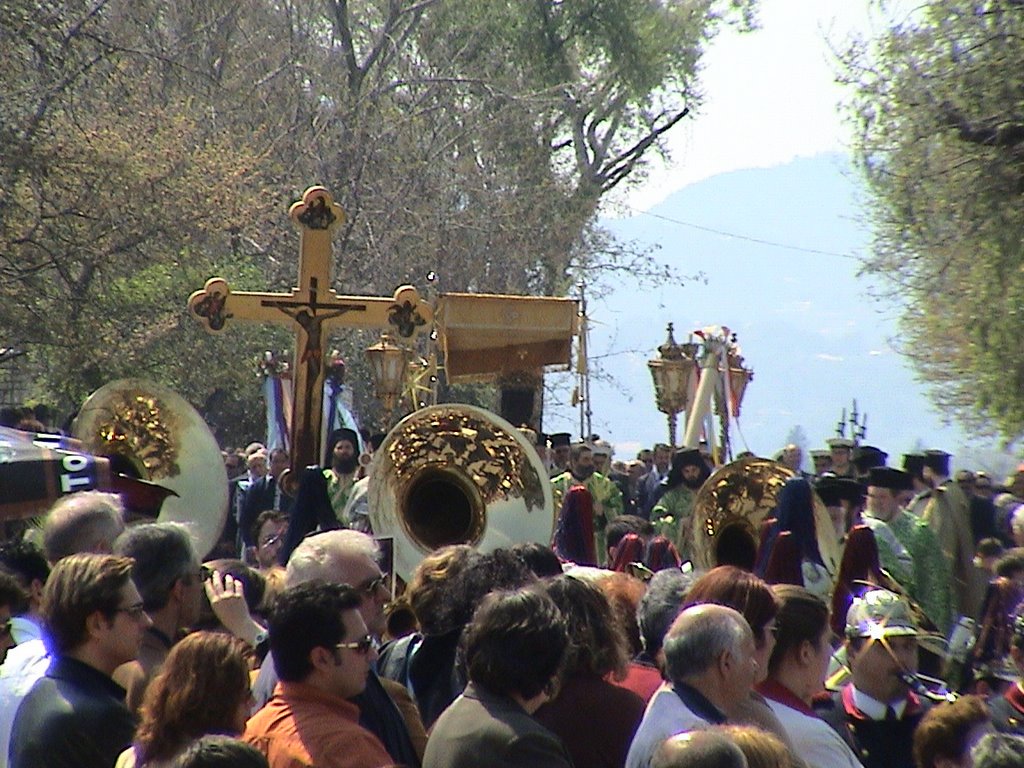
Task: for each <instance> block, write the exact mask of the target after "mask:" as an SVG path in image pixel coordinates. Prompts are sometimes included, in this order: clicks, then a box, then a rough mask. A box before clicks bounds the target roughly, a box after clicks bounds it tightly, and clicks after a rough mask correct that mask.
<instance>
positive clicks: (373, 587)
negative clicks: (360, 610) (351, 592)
mask: <svg viewBox="0 0 1024 768" xmlns="http://www.w3.org/2000/svg"><path fill="white" fill-rule="evenodd" d="M387 583H388V574H386V573H382V574H380V576H374V577H373V578H372V579H369V580H368V581H364V582H363V583H362V584H360V585H359V586H358V587H356V589H357V590H359V591H360V592H362V593H363V594H364V595H366V596H367V597H373V596H374V595H375V594H377V590H379V589H381V588H383V587H386V586H387Z"/></svg>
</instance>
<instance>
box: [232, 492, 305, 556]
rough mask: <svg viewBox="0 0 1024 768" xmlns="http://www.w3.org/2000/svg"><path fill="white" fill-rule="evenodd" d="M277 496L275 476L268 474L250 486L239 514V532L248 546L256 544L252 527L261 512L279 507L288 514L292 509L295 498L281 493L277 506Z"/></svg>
mask: <svg viewBox="0 0 1024 768" xmlns="http://www.w3.org/2000/svg"><path fill="white" fill-rule="evenodd" d="M276 498H277V483H276V481H275V480H274V478H273V477H271V476H270V475H266V476H265V477H261V478H260V479H259V480H257V481H256V482H254V483H253V484H252V485H250V486H249V489H248V490H247V491H246V492H245V498H244V499H243V500H242V510H241V512H240V513H239V515H238V528H239V533H240V534H241V535H242V542H243V543H244V544H245V545H246V546H247V547H254V546H256V542H255V541H253V538H252V527H253V525H255V524H256V518H257V517H259V516H260V513H261V512H265V511H266V510H268V509H277V510H280V511H281V512H284V513H285V514H286V515H287V514H290V513H291V511H292V503H293V502H294V499H293V498H292V497H291V496H288V495H287V494H284V493H282V494H281V503H280V505H279V506H275V505H274V502H275V501H276Z"/></svg>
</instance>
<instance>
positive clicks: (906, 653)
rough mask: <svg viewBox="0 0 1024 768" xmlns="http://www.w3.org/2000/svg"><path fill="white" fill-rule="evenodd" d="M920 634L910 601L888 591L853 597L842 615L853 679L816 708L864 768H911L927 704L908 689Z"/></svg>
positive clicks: (848, 660)
mask: <svg viewBox="0 0 1024 768" xmlns="http://www.w3.org/2000/svg"><path fill="white" fill-rule="evenodd" d="M920 634H921V633H920V630H919V629H918V626H917V623H916V622H915V621H914V618H913V615H912V614H911V611H910V605H909V603H907V601H906V600H904V599H902V598H901V597H899V596H898V595H896V594H895V593H893V592H890V591H888V590H886V589H872V590H870V591H868V592H865V593H864V595H863V596H861V597H858V598H854V600H853V604H852V605H851V606H850V610H849V611H848V612H847V614H846V646H845V650H846V658H847V663H848V664H849V667H850V674H851V677H852V680H851V682H849V683H847V684H846V685H844V686H843V687H842V688H840V689H839V690H838V691H836V692H835V693H833V694H832V696H831V698H830V700H829V701H828V702H827V703H825V704H823V705H822V706H820V707H819V708H818V710H817V711H818V713H819V714H820V715H821V717H822V718H823V719H824V720H825V721H826V722H828V723H829V725H831V726H832V727H833V728H835V730H836V732H837V733H839V735H840V736H842V737H843V738H844V739H846V741H847V743H848V744H849V745H850V747H851V748H852V749H853V752H854V754H855V755H856V756H857V758H858V759H859V760H860V761H861V762H862V763H863V764H864V768H914V756H913V750H912V745H913V735H914V729H915V728H916V727H917V724H918V723H919V722H920V721H921V718H922V717H923V716H924V714H925V712H926V711H927V710H928V709H929V708H930V707H931V703H930V701H929V700H928V699H927V698H925V697H921V696H919V695H918V694H917V693H914V692H912V691H911V686H915V687H916V683H915V681H916V680H917V678H916V677H915V675H916V672H917V642H918V636H919V635H920Z"/></svg>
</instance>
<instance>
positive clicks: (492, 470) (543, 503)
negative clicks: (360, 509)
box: [368, 404, 554, 579]
mask: <svg viewBox="0 0 1024 768" xmlns="http://www.w3.org/2000/svg"><path fill="white" fill-rule="evenodd" d="M368 494H369V511H370V521H371V524H372V525H373V531H374V533H375V534H376V535H378V536H393V537H394V540H395V546H394V552H395V571H396V572H397V573H398V575H399V576H401V577H403V578H406V579H408V577H409V575H410V574H411V573H412V570H413V569H414V568H415V567H416V565H417V563H419V561H420V560H421V559H423V556H424V555H426V554H428V553H429V552H431V551H432V550H434V549H436V548H438V547H441V546H444V545H446V544H470V545H473V546H475V547H476V548H477V549H479V550H481V551H484V552H486V551H490V550H493V549H497V548H499V547H509V546H512V545H514V544H518V543H520V542H526V541H537V542H541V543H543V544H548V543H550V541H551V533H552V529H553V526H554V511H553V504H552V499H551V483H550V482H549V481H548V475H547V472H546V471H545V469H544V465H543V463H542V462H541V460H540V457H539V456H538V455H537V451H536V449H534V447H533V446H531V445H530V444H529V441H528V440H527V439H526V438H525V437H523V435H522V434H521V433H520V432H519V430H517V429H516V428H515V427H513V426H512V425H511V424H509V423H508V422H507V421H505V420H504V419H502V418H501V417H499V416H497V415H495V414H493V413H491V412H489V411H486V410H484V409H482V408H476V407H474V406H470V405H455V404H447V405H435V406H431V407H429V408H423V409H420V410H418V411H416V412H415V413H412V414H410V415H409V416H406V417H405V418H404V419H403V420H402V421H400V422H399V423H398V424H397V425H396V426H395V428H394V429H393V430H391V432H390V433H389V434H388V436H387V437H386V438H385V439H384V442H383V443H382V444H381V446H380V448H378V449H377V451H376V452H375V453H374V458H373V463H372V465H371V467H370V480H369V489H368Z"/></svg>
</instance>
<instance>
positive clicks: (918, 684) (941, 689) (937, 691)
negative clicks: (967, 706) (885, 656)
mask: <svg viewBox="0 0 1024 768" xmlns="http://www.w3.org/2000/svg"><path fill="white" fill-rule="evenodd" d="M896 674H897V676H898V677H899V679H900V680H902V681H903V682H904V683H906V684H907V685H908V686H909V687H910V689H911V690H912V691H914V693H916V694H917V695H918V696H923V697H924V698H926V699H929V700H931V701H945V702H951V701H956V700H957V695H956V694H955V693H953V692H952V691H950V690H949V689H948V688H947V687H946V684H945V683H944V682H943V681H942V680H938V679H936V678H934V677H925V676H924V675H919V674H917V673H916V672H910V671H909V670H903V671H901V672H897V673H896ZM926 681H927V682H929V683H931V684H932V685H934V686H935V688H934V689H932V688H929V687H928V686H927V685H925V682H926Z"/></svg>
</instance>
